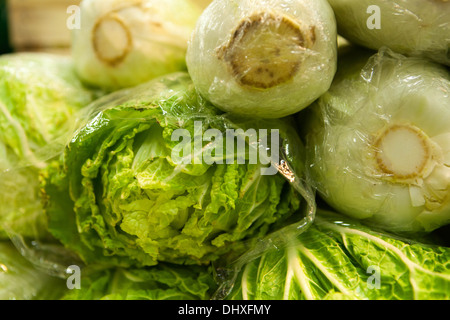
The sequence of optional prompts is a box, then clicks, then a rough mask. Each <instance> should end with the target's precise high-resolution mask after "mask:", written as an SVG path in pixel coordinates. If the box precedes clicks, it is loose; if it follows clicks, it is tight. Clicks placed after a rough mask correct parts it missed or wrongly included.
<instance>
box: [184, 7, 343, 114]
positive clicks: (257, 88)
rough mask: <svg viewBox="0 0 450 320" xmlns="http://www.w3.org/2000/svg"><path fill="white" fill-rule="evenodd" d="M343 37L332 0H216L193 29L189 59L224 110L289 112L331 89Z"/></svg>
mask: <svg viewBox="0 0 450 320" xmlns="http://www.w3.org/2000/svg"><path fill="white" fill-rule="evenodd" d="M336 41H337V35H336V26H335V20H334V16H333V13H332V11H331V8H329V5H328V3H327V2H326V1H314V2H312V1H276V0H272V1H251V0H246V1H228V2H223V1H213V2H212V3H211V5H210V6H208V8H207V9H206V10H205V11H204V12H203V13H202V15H201V16H200V18H199V20H198V22H197V25H196V28H195V30H194V32H193V34H192V36H191V39H190V42H189V46H188V53H187V65H188V70H189V73H190V74H191V76H192V79H193V81H194V83H195V85H196V86H197V88H198V90H199V92H200V93H201V94H202V95H203V96H204V97H205V98H206V99H208V100H210V101H211V102H212V103H213V104H214V105H216V106H217V107H218V108H220V109H222V110H223V111H226V112H232V113H234V114H238V115H243V116H251V115H253V114H258V116H259V117H262V118H281V117H284V116H288V115H292V114H294V113H296V112H298V111H300V110H301V109H303V108H305V107H307V106H308V105H309V104H310V103H312V101H314V100H315V99H316V98H317V97H318V96H320V95H321V94H322V93H324V92H325V91H326V90H327V89H328V87H329V85H330V83H331V80H332V78H333V76H334V73H335V71H336Z"/></svg>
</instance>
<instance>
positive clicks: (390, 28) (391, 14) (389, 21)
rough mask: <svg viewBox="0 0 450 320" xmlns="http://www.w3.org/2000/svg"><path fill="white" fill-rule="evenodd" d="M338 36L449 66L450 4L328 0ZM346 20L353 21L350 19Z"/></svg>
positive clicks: (443, 0) (443, 1) (440, 0)
mask: <svg viewBox="0 0 450 320" xmlns="http://www.w3.org/2000/svg"><path fill="white" fill-rule="evenodd" d="M329 3H330V5H331V6H332V7H333V10H334V12H335V14H336V20H337V23H338V30H339V33H340V34H341V35H342V36H344V37H346V38H348V39H349V40H350V41H352V42H353V43H355V44H359V45H363V46H366V47H368V48H371V49H375V50H378V49H380V48H381V47H383V46H386V47H389V48H391V49H392V50H394V51H396V52H398V53H401V54H406V55H411V56H419V57H425V58H428V59H431V60H434V61H436V62H438V63H442V64H445V65H450V36H449V35H450V20H449V18H448V17H449V15H450V3H449V2H448V1H446V0H426V1H421V0H413V1H411V0H401V1H395V2H394V1H382V0H378V1H369V0H363V1H359V0H346V1H342V0H330V1H329ZM348 17H352V19H349V18H348Z"/></svg>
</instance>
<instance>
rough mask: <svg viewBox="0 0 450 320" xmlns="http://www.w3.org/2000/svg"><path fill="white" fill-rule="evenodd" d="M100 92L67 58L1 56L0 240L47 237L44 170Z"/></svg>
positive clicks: (43, 55)
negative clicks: (41, 175)
mask: <svg viewBox="0 0 450 320" xmlns="http://www.w3.org/2000/svg"><path fill="white" fill-rule="evenodd" d="M99 95H101V92H97V91H93V90H90V89H88V88H86V87H84V86H83V85H82V83H81V82H80V80H79V79H78V78H77V77H76V75H75V71H74V67H73V61H72V60H71V59H70V58H68V57H63V56H58V55H50V54H41V53H21V54H10V55H3V56H1V57H0V204H1V205H0V238H3V239H5V238H7V237H8V235H7V232H6V231H5V230H6V229H8V232H18V233H20V234H21V235H22V236H26V237H32V238H40V237H42V236H46V235H48V234H47V232H46V219H45V216H44V215H43V213H42V206H41V198H40V186H39V170H40V169H42V168H44V167H45V166H46V165H47V161H48V160H49V159H51V158H52V157H54V156H56V155H58V154H59V153H60V152H61V150H63V149H64V146H65V145H66V143H67V142H68V141H69V140H70V137H71V133H72V131H71V130H73V129H74V128H75V119H76V118H77V113H78V112H80V110H81V109H82V108H83V107H84V106H86V105H87V104H89V103H90V102H92V101H93V100H94V99H96V98H97V97H98V96H99Z"/></svg>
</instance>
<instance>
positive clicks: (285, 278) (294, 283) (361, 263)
mask: <svg viewBox="0 0 450 320" xmlns="http://www.w3.org/2000/svg"><path fill="white" fill-rule="evenodd" d="M449 259H450V248H448V247H442V246H436V245H430V244H428V243H426V242H418V241H411V240H409V239H406V238H399V237H396V236H393V235H390V234H388V233H383V232H380V231H378V230H376V229H373V228H368V227H367V226H364V225H362V224H361V223H359V222H358V221H355V220H352V219H349V218H343V217H342V216H341V215H338V214H335V213H333V212H327V211H323V210H318V212H317V216H316V220H315V222H314V224H313V225H312V226H311V227H310V228H309V229H308V230H307V231H306V232H304V233H302V234H301V235H300V236H299V237H298V238H297V239H295V241H293V242H291V243H290V245H289V246H286V247H284V248H282V249H278V250H271V251H267V252H265V253H264V254H263V255H262V256H261V257H258V258H257V259H253V260H249V261H247V263H246V264H245V265H244V267H243V268H242V270H241V272H240V273H239V276H238V277H236V280H235V281H234V283H233V286H232V287H231V290H230V293H229V294H228V295H226V296H224V297H223V296H220V297H221V298H225V299H227V300H265V301H271V300H448V299H449V298H450V268H449V265H448V261H449Z"/></svg>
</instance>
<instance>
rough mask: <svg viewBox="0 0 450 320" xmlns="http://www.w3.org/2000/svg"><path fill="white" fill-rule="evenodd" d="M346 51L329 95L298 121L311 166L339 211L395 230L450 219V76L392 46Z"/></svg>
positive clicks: (431, 227)
mask: <svg viewBox="0 0 450 320" xmlns="http://www.w3.org/2000/svg"><path fill="white" fill-rule="evenodd" d="M371 55H372V53H371V52H361V51H360V50H357V49H353V50H349V51H348V52H347V53H346V54H343V55H342V57H341V62H340V65H339V71H338V74H337V75H336V78H335V81H334V83H333V85H332V86H331V88H330V90H329V92H328V93H326V94H325V95H324V96H323V97H321V98H320V99H319V100H318V101H317V103H316V104H314V105H313V106H312V107H311V109H310V112H309V115H308V116H306V115H302V116H301V117H299V119H300V120H299V121H300V122H299V123H300V125H301V126H304V128H305V132H306V135H307V138H306V139H307V158H308V167H309V168H310V170H311V177H312V181H313V183H314V185H315V187H316V188H317V190H318V192H319V194H320V195H321V196H322V198H323V199H325V201H326V202H327V203H328V204H329V205H331V206H332V207H333V208H334V209H336V210H337V211H339V212H342V213H345V214H346V215H349V216H351V217H354V218H358V219H362V220H363V221H365V222H366V223H370V224H371V225H373V226H378V227H382V228H385V229H387V230H390V231H393V232H430V231H432V230H435V229H437V228H439V227H440V226H443V225H446V224H448V223H449V222H450V203H449V197H450V180H449V177H450V171H449V163H450V162H449V161H450V158H449V155H450V134H449V126H448V124H449V123H450V77H449V73H448V70H446V68H445V67H443V66H441V65H438V64H435V63H432V62H429V61H427V60H425V59H421V58H411V57H410V58H408V57H405V56H402V55H400V54H396V53H394V52H392V51H390V50H389V49H382V50H381V51H380V52H379V53H377V54H375V55H373V56H371Z"/></svg>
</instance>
